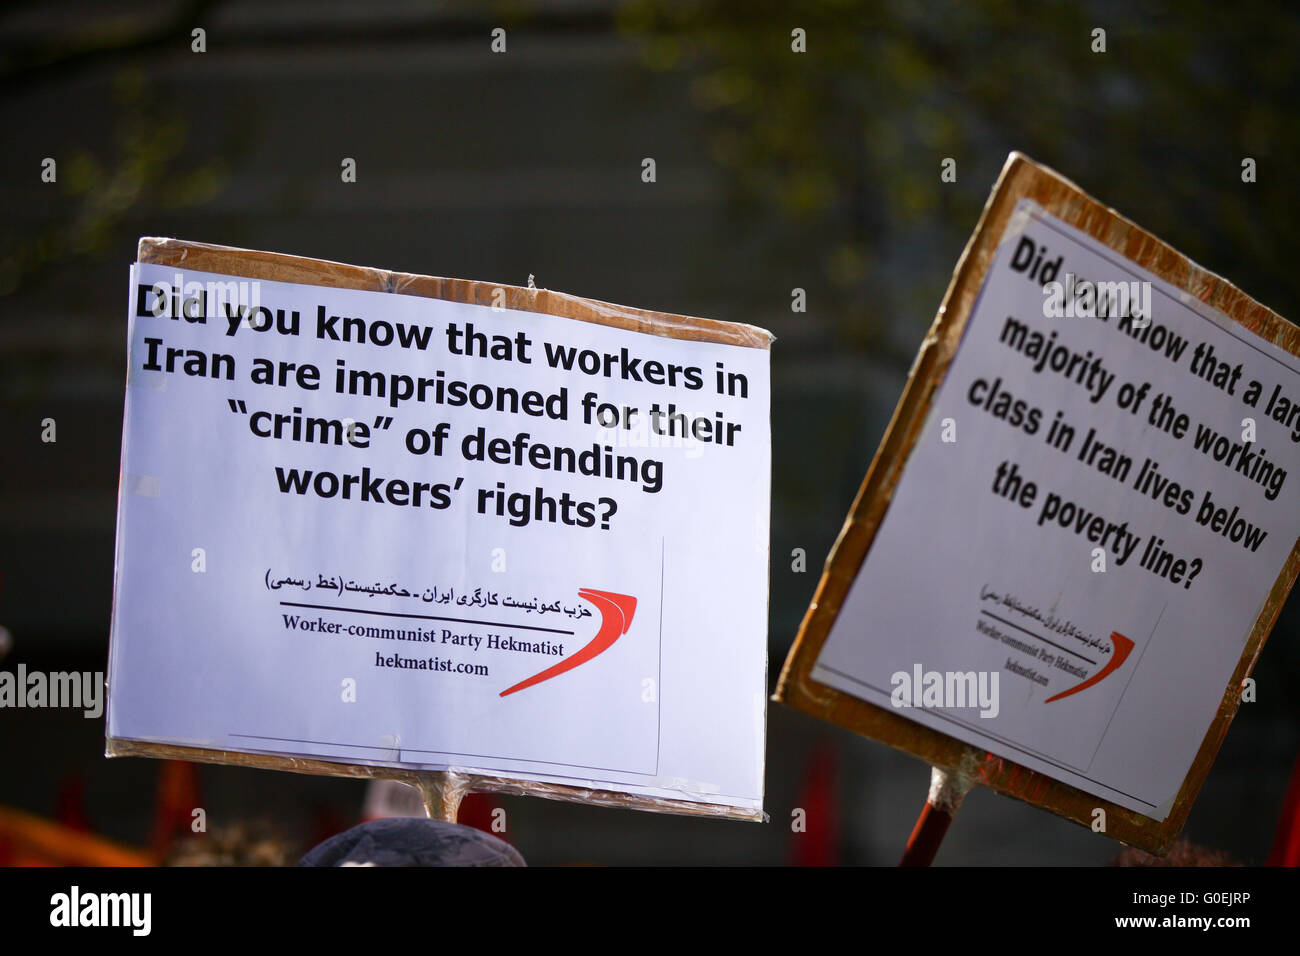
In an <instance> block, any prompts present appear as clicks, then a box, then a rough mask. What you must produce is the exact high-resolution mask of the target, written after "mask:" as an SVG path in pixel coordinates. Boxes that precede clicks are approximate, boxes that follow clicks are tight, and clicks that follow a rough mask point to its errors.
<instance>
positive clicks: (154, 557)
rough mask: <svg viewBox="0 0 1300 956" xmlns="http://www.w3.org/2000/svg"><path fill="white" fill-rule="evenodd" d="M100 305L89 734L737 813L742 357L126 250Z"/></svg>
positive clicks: (758, 485)
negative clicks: (113, 370) (118, 331)
mask: <svg viewBox="0 0 1300 956" xmlns="http://www.w3.org/2000/svg"><path fill="white" fill-rule="evenodd" d="M128 314H129V326H130V332H129V369H130V371H129V377H128V387H127V394H126V416H125V426H124V438H123V451H122V475H121V490H120V494H119V503H118V536H117V568H116V582H115V601H114V609H113V633H112V652H111V663H110V668H111V670H110V697H109V716H108V721H109V735H110V736H112V737H120V738H128V739H133V740H142V741H151V742H158V743H169V744H178V745H187V746H196V747H207V748H219V749H225V750H235V751H251V752H259V751H260V752H270V753H276V754H291V755H307V756H313V757H318V758H323V759H327V760H338V761H345V762H348V763H362V764H377V765H392V766H402V767H407V768H421V769H447V768H452V769H458V770H464V771H468V772H483V773H495V774H497V775H504V776H509V777H512V778H520V779H531V780H542V781H551V782H557V783H565V784H573V785H577V786H581V787H594V788H599V789H607V790H616V791H623V792H628V793H637V794H643V795H648V796H654V797H664V798H671V799H684V800H693V801H699V802H706V803H713V804H720V805H725V806H729V807H736V808H742V809H745V810H751V811H752V810H761V808H762V795H763V753H764V751H763V744H764V732H765V727H764V725H765V714H766V707H765V699H766V639H767V566H768V512H769V494H770V487H769V470H770V436H769V427H768V417H769V397H768V387H769V384H768V353H767V351H766V350H763V349H751V348H741V347H735V346H726V345H717V344H710V343H703V342H696V341H685V340H678V339H669V338H663V337H659V336H653V335H648V334H642V333H636V332H628V331H624V330H621V329H615V328H609V327H606V326H603V325H597V324H593V323H588V322H579V321H575V320H570V319H563V318H558V317H554V316H548V315H541V314H536V313H530V312H516V311H509V310H505V309H493V308H489V307H484V306H474V305H464V304H459V303H452V302H446V301H442V300H437V299H426V298H419V297H415V296H405V295H394V294H384V293H375V292H361V291H355V290H346V289H329V288H323V287H318V286H304V285H295V284H288V283H278V282H252V281H250V280H243V279H233V278H231V277H224V276H214V275H207V274H203V273H195V272H182V273H178V272H177V271H176V270H175V269H171V268H166V267H162V266H156V265H137V266H135V267H134V268H133V270H132V278H131V301H130V306H129V312H128ZM196 317H198V319H201V320H196Z"/></svg>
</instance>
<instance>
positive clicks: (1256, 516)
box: [776, 154, 1300, 852]
mask: <svg viewBox="0 0 1300 956" xmlns="http://www.w3.org/2000/svg"><path fill="white" fill-rule="evenodd" d="M1298 353H1300V330H1297V329H1296V328H1295V327H1294V326H1292V325H1290V324H1289V323H1287V322H1285V321H1284V320H1283V319H1282V318H1280V317H1279V316H1277V315H1276V314H1274V313H1273V312H1271V311H1270V310H1268V309H1266V308H1264V307H1263V306H1261V305H1260V304H1258V303H1257V302H1254V301H1253V300H1251V299H1250V298H1248V297H1247V296H1246V295H1244V294H1243V293H1241V292H1240V291H1239V290H1237V289H1235V288H1234V287H1232V286H1231V285H1229V284H1228V283H1227V282H1225V281H1224V280H1222V279H1220V278H1218V277H1217V276H1214V275H1212V274H1211V273H1209V272H1206V271H1205V270H1203V269H1201V268H1199V267H1198V266H1196V265H1194V264H1193V263H1191V262H1190V261H1189V260H1187V259H1186V258H1185V257H1184V256H1182V255H1180V254H1179V253H1177V252H1176V251H1174V250H1173V249H1171V248H1170V247H1169V246H1167V245H1165V244H1164V243H1162V242H1160V241H1159V240H1158V239H1156V238H1155V237H1154V236H1151V235H1150V234H1148V233H1146V232H1143V231H1142V230H1141V229H1139V228H1138V227H1137V226H1135V225H1134V224H1132V223H1130V222H1129V221H1127V220H1125V219H1123V218H1122V217H1120V216H1119V215H1117V214H1116V213H1114V212H1113V211H1111V210H1109V209H1106V208H1105V207H1103V206H1102V205H1101V204H1099V203H1098V202H1097V201H1095V200H1093V199H1092V198H1090V197H1088V196H1087V195H1086V194H1084V193H1083V192H1082V191H1081V190H1079V189H1078V188H1077V187H1075V186H1074V185H1073V184H1071V183H1069V182H1067V181H1065V180H1064V179H1062V178H1060V177H1059V176H1057V175H1056V174H1055V173H1053V172H1051V171H1050V170H1047V169H1045V168H1044V167H1041V166H1038V165H1036V164H1034V163H1032V162H1031V161H1029V160H1028V159H1026V158H1024V157H1023V156H1020V155H1018V154H1012V156H1011V157H1010V158H1009V160H1008V162H1007V165H1006V167H1005V168H1004V170H1003V173H1002V176H1001V177H1000V179H999V181H998V183H997V185H996V187H995V188H994V191H993V194H992V196H991V198H990V200H989V202H988V205H987V206H986V207H985V210H984V213H983V216H982V218H981V220H980V223H979V225H978V227H977V229H976V231H975V234H974V236H973V237H972V239H971V241H970V243H969V245H968V246H967V248H966V251H965V253H964V254H963V256H962V259H961V261H960V263H959V264H958V266H957V270H956V272H955V274H954V277H953V280H952V283H951V285H950V286H949V289H948V292H947V294H946V296H945V298H944V301H943V304H942V306H941V307H940V310H939V314H938V317H937V319H936V320H935V323H934V326H933V328H932V329H931V331H930V333H929V335H928V336H927V337H926V340H925V342H924V344H923V345H922V348H921V351H920V354H919V355H918V357H917V360H916V363H915V365H914V366H913V369H912V373H911V375H910V377H909V381H908V383H907V386H906V388H905V390H904V393H903V395H902V398H901V399H900V402H899V405H898V408H897V410H896V411H895V414H894V418H893V420H892V422H891V423H890V426H889V429H888V431H887V432H886V435H885V438H884V440H883V442H882V444H881V446H880V449H879V450H878V451H877V453H876V457H875V460H874V461H873V462H872V465H871V468H870V470H869V472H868V473H867V477H866V480H865V481H864V483H863V486H862V489H861V490H860V492H859V494H858V498H857V500H856V502H855V503H854V505H853V509H852V512H851V513H850V515H849V518H848V520H847V522H846V524H845V526H844V530H843V531H842V533H841V535H840V539H839V541H838V542H837V543H836V546H835V549H834V550H833V552H832V554H831V556H830V558H829V559H828V562H827V567H826V572H825V574H824V576H823V578H822V581H821V583H820V585H819V587H818V590H817V593H816V596H815V598H814V600H813V603H812V606H811V607H810V609H809V611H808V614H807V616H806V617H805V619H804V622H803V625H802V628H801V630H800V633H799V637H798V639H797V641H796V644H795V646H794V648H793V649H792V651H791V653H790V656H789V658H788V660H787V662H786V665H785V668H784V671H783V673H782V676H781V680H780V683H779V686H778V690H777V694H776V699H777V700H781V701H784V702H786V703H789V704H791V705H792V706H795V707H797V708H799V709H801V710H804V711H807V712H809V713H812V714H816V715H818V716H821V717H824V718H826V719H829V720H832V721H834V722H836V723H839V724H841V725H843V726H846V727H849V728H851V729H853V730H855V731H857V732H859V733H862V734H865V735H867V736H870V737H874V738H876V739H879V740H882V741H884V742H886V743H889V744H892V745H894V746H896V747H899V748H901V749H903V750H906V751H908V752H910V753H913V754H915V755H917V756H920V757H922V758H924V759H925V760H927V761H929V762H930V763H932V764H934V765H936V766H937V767H940V768H948V769H952V770H954V771H956V770H958V768H963V769H964V770H965V771H967V772H969V773H970V774H972V775H973V779H974V781H975V782H976V783H979V784H983V785H986V786H989V787H991V788H993V789H994V790H997V791H999V792H1002V793H1006V794H1009V795H1012V796H1016V797H1019V798H1021V799H1023V800H1027V801H1029V802H1031V803H1035V804H1038V805H1040V806H1043V807H1046V808H1047V809H1050V810H1053V811H1055V812H1057V813H1059V814H1062V815H1064V816H1066V817H1069V818H1070V819H1073V820H1076V821H1078V822H1080V823H1083V824H1085V825H1089V826H1091V827H1092V828H1093V829H1094V830H1097V831H1099V832H1105V833H1107V834H1108V835H1110V836H1113V837H1116V838H1118V839H1120V840H1122V841H1124V842H1127V843H1132V844H1135V845H1138V846H1141V847H1143V848H1146V849H1150V850H1154V851H1157V852H1161V851H1163V850H1165V849H1167V848H1168V847H1169V846H1170V845H1171V844H1172V842H1173V841H1174V840H1175V838H1176V837H1177V835H1178V832H1179V831H1180V830H1181V828H1182V825H1183V822H1184V820H1185V819H1186V816H1187V813H1188V811H1189V809H1190V807H1191V803H1192V801H1193V799H1194V798H1195V796H1196V793H1197V791H1198V789H1199V788H1200V786H1201V784H1202V782H1203V781H1204V779H1205V776H1206V774H1207V773H1208V771H1209V768H1210V765H1211V763H1212V762H1213V760H1214V756H1215V754H1216V753H1217V751H1218V748H1219V745H1220V743H1221V741H1222V739H1223V735H1224V733H1225V732H1226V731H1227V727H1228V724H1229V722H1230V721H1231V719H1232V717H1233V715H1234V714H1235V713H1236V711H1237V708H1238V707H1239V706H1240V704H1241V700H1242V696H1243V689H1245V692H1246V698H1247V699H1250V692H1251V685H1250V684H1248V683H1247V678H1248V676H1249V674H1250V670H1251V668H1252V666H1253V665H1254V662H1255V660H1256V658H1257V657H1258V654H1259V652H1260V649H1261V647H1262V645H1263V643H1264V640H1265V638H1266V636H1267V634H1268V632H1269V629H1270V628H1271V627H1272V624H1273V622H1274V620H1275V619H1276V617H1277V614H1278V611H1279V610H1280V608H1281V606H1282V603H1283V601H1284V600H1285V598H1286V595H1287V593H1288V591H1289V589H1290V587H1291V585H1292V584H1293V582H1294V580H1295V578H1296V573H1297V569H1298V568H1300V545H1298V542H1297V539H1298V538H1300V509H1297V508H1296V501H1297V497H1296V489H1295V482H1296V481H1297V480H1298V479H1297V478H1291V477H1290V476H1291V475H1292V474H1295V473H1296V471H1297V468H1298V466H1300V361H1298V360H1297V358H1296V356H1297V354H1298ZM1274 692H1278V691H1277V690H1276V689H1275V691H1274ZM972 756H973V757H974V758H975V759H974V760H973V761H972V760H971V759H970V758H971V757H972Z"/></svg>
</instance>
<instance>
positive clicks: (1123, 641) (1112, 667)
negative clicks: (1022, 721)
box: [1043, 631, 1133, 704]
mask: <svg viewBox="0 0 1300 956" xmlns="http://www.w3.org/2000/svg"><path fill="white" fill-rule="evenodd" d="M1110 642H1111V643H1112V644H1114V645H1115V650H1114V652H1113V653H1112V654H1111V655H1110V661H1109V662H1107V664H1106V666H1105V667H1103V668H1102V669H1101V670H1099V671H1097V673H1095V674H1093V675H1092V676H1091V677H1089V678H1088V679H1087V680H1086V681H1084V682H1083V683H1082V684H1075V685H1074V686H1073V687H1071V688H1070V689H1069V690H1063V691H1061V692H1060V693H1059V694H1056V695H1055V696H1053V697H1049V698H1047V700H1045V701H1043V703H1044V704H1050V703H1051V702H1052V701H1054V700H1060V699H1061V698H1062V697H1069V696H1070V695H1071V694H1077V693H1079V691H1081V690H1087V689H1088V688H1089V687H1091V686H1092V685H1093V684H1096V683H1099V682H1100V681H1103V680H1105V679H1106V678H1107V677H1109V676H1110V675H1111V674H1113V673H1114V672H1115V671H1117V670H1119V666H1120V665H1121V664H1123V663H1124V661H1125V659H1126V658H1127V657H1128V655H1129V651H1131V650H1133V642H1132V641H1130V640H1129V639H1128V638H1127V637H1125V636H1124V635H1123V634H1121V633H1120V632H1119V631H1111V632H1110Z"/></svg>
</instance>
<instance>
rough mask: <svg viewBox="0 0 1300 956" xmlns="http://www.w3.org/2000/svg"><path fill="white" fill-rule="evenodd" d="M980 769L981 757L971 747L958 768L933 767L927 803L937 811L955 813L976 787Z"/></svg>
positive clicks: (964, 752) (958, 764) (966, 751)
mask: <svg viewBox="0 0 1300 956" xmlns="http://www.w3.org/2000/svg"><path fill="white" fill-rule="evenodd" d="M978 767H979V755H978V754H976V753H975V751H973V750H971V749H970V748H969V747H968V748H966V749H965V750H963V751H962V755H961V759H960V760H959V761H958V762H957V766H956V767H952V768H946V767H931V768H930V794H929V796H928V797H927V798H926V802H927V803H929V804H930V806H932V807H934V808H935V809H936V810H942V811H944V812H945V813H948V814H951V813H953V812H955V811H956V809H957V808H958V807H959V806H961V802H962V800H964V799H965V798H966V794H967V793H969V792H970V788H971V787H973V786H974V785H975V773H976V770H977V769H978Z"/></svg>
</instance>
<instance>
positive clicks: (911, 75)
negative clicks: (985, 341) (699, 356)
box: [617, 0, 1300, 344]
mask: <svg viewBox="0 0 1300 956" xmlns="http://www.w3.org/2000/svg"><path fill="white" fill-rule="evenodd" d="M617 21H618V24H619V27H620V29H621V30H622V31H623V32H624V33H625V34H626V35H628V36H631V37H634V38H636V39H637V40H638V41H639V45H640V49H641V55H642V60H643V63H644V65H645V66H646V67H647V68H648V69H651V70H657V71H683V70H685V71H689V72H690V73H691V76H692V81H691V85H692V91H693V96H692V101H693V104H694V106H695V108H696V109H698V110H701V111H703V112H704V113H705V114H706V115H707V116H708V118H709V129H710V143H709V148H710V153H711V155H712V156H713V158H714V159H715V160H716V161H717V162H718V163H719V164H720V165H721V167H722V168H724V169H725V170H726V172H727V176H726V181H727V182H728V183H729V186H728V189H729V193H730V200H731V204H732V208H733V209H734V210H735V212H736V213H737V214H738V215H740V216H742V217H745V219H746V220H747V221H748V222H749V225H750V228H751V229H752V230H753V231H755V232H756V233H758V234H760V235H762V236H764V243H763V246H764V251H765V255H766V256H768V257H771V259H772V260H773V261H777V262H781V263H783V264H784V265H785V267H786V269H787V271H789V272H791V273H800V272H801V273H802V274H805V275H809V276H814V277H816V278H817V279H818V281H819V283H824V288H823V289H822V290H819V291H822V294H824V295H827V296H829V298H830V300H831V301H830V302H825V303H823V304H824V305H826V306H828V307H830V308H833V309H834V310H835V314H836V319H837V323H836V324H837V327H838V330H839V332H840V333H841V334H843V335H844V336H845V337H846V338H847V339H848V340H849V341H852V342H857V343H859V344H870V343H873V342H878V341H879V340H880V339H881V338H882V336H883V335H884V334H885V333H886V331H887V330H888V328H889V327H890V326H891V325H897V324H898V323H899V322H902V323H903V324H905V325H910V326H911V327H913V328H923V327H924V326H925V325H927V324H928V323H929V321H930V319H931V318H932V317H933V314H934V310H935V307H936V306H937V305H938V302H939V296H940V295H941V293H942V288H943V286H944V284H946V280H947V275H948V273H949V272H950V271H951V269H952V267H953V265H955V262H956V258H957V255H958V254H959V252H960V249H961V248H962V247H963V245H964V243H965V241H966V238H967V237H968V236H969V234H970V232H971V230H972V229H973V227H974V225H975V221H976V219H977V217H978V214H979V210H980V208H981V207H982V205H983V202H984V200H985V198H986V197H987V193H988V190H989V188H990V187H991V185H992V183H993V181H994V179H995V177H996V175H997V171H998V169H999V168H1000V166H1001V164H1002V162H1003V160H1004V159H1005V156H1006V154H1007V152H1009V151H1010V150H1012V149H1019V150H1021V151H1023V152H1025V153H1027V154H1028V155H1029V156H1031V157H1032V158H1034V159H1036V160H1038V161H1039V162H1043V163H1045V164H1047V165H1049V166H1051V167H1053V168H1054V169H1056V170H1057V171H1058V172H1060V173H1061V174H1062V175H1064V176H1066V177H1067V178H1069V179H1072V180H1074V181H1075V182H1077V183H1078V184H1079V185H1080V186H1082V187H1083V188H1084V189H1085V190H1087V191H1089V192H1091V193H1092V194H1093V195H1095V196H1097V197H1098V198H1099V199H1100V200H1102V201H1103V202H1105V203H1107V204H1108V205H1111V206H1113V207H1114V208H1116V209H1118V210H1119V211H1120V212H1121V213H1123V214H1124V215H1126V216H1128V217H1129V218H1132V219H1133V220H1135V221H1136V222H1138V223H1139V224H1140V225H1142V226H1143V227H1144V228H1146V229H1148V230H1150V231H1152V232H1154V233H1155V234H1156V235H1158V236H1160V237H1161V238H1163V239H1164V240H1165V241H1167V242H1169V243H1170V244H1171V245H1173V246H1175V247H1176V248H1178V249H1180V250H1181V251H1183V252H1185V253H1186V254H1188V255H1189V256H1191V257H1192V258H1193V259H1194V260H1196V261H1198V262H1199V263H1201V264H1202V265H1204V266H1205V267H1207V268H1209V269H1212V270H1213V271H1215V272H1218V273H1220V274H1222V275H1224V276H1225V277H1227V278H1228V279H1229V280H1231V281H1233V282H1234V283H1235V284H1237V285H1239V286H1241V287H1242V288H1243V289H1245V290H1246V291H1247V292H1248V293H1250V294H1252V295H1254V296H1255V297H1257V298H1259V299H1260V300H1261V301H1263V302H1264V303H1265V304H1267V305H1269V306H1271V307H1272V308H1274V309H1276V310H1277V311H1279V312H1281V313H1282V314H1284V315H1286V314H1290V315H1291V316H1292V317H1293V318H1294V317H1295V313H1296V311H1297V310H1296V304H1297V300H1298V299H1300V270H1297V269H1295V268H1294V267H1293V266H1292V265H1291V262H1290V260H1289V256H1290V255H1291V251H1292V250H1293V249H1295V248H1296V247H1297V245H1300V243H1298V242H1297V240H1300V226H1297V221H1296V217H1295V215H1294V213H1293V210H1295V209H1296V208H1297V207H1298V206H1300V185H1298V182H1297V175H1296V173H1297V170H1296V168H1295V166H1294V157H1295V155H1296V150H1297V147H1298V146H1300V142H1298V140H1300V126H1298V125H1297V123H1296V104H1297V94H1300V87H1298V84H1297V65H1296V53H1297V51H1298V50H1300V44H1298V43H1297V41H1298V40H1300V8H1297V7H1296V6H1295V5H1294V4H1288V3H1282V2H1268V3H1263V4H1257V5H1254V6H1253V7H1251V8H1250V9H1245V8H1242V7H1240V6H1238V5H1233V4H1220V3H1213V2H1201V0H1197V2H1188V3H1176V4H1175V3H1154V4H1142V5H1140V6H1139V5H1130V4H1125V3H1116V2H1083V3H1060V2H1047V3H1012V2H1005V0H978V2H971V0H961V2H953V0H949V2H938V3H915V2H909V0H824V2H819V3H805V4H798V5H790V4H786V3H778V2H775V0H688V2H679V0H627V2H625V3H623V4H621V6H620V7H619V11H618V17H617ZM1098 28H1100V29H1103V30H1105V44H1106V48H1105V52H1095V51H1094V46H1095V45H1096V43H1095V36H1094V33H1093V31H1094V30H1095V29H1098ZM795 29H801V30H803V31H805V36H806V48H807V52H805V53H796V52H794V51H793V50H792V42H793V40H792V31H793V30H795ZM945 157H952V158H954V159H955V160H956V162H957V182H956V183H944V182H941V180H940V175H939V174H940V166H941V163H942V160H943V159H944V158H945ZM1245 157H1251V158H1253V159H1255V161H1256V163H1257V166H1258V173H1257V176H1258V181H1257V182H1254V183H1244V182H1243V181H1242V175H1241V173H1242V160H1243V158H1245ZM918 270H919V272H920V275H918ZM918 279H919V281H918ZM808 284H809V285H812V284H813V283H812V282H811V281H810V282H809V283H808Z"/></svg>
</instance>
